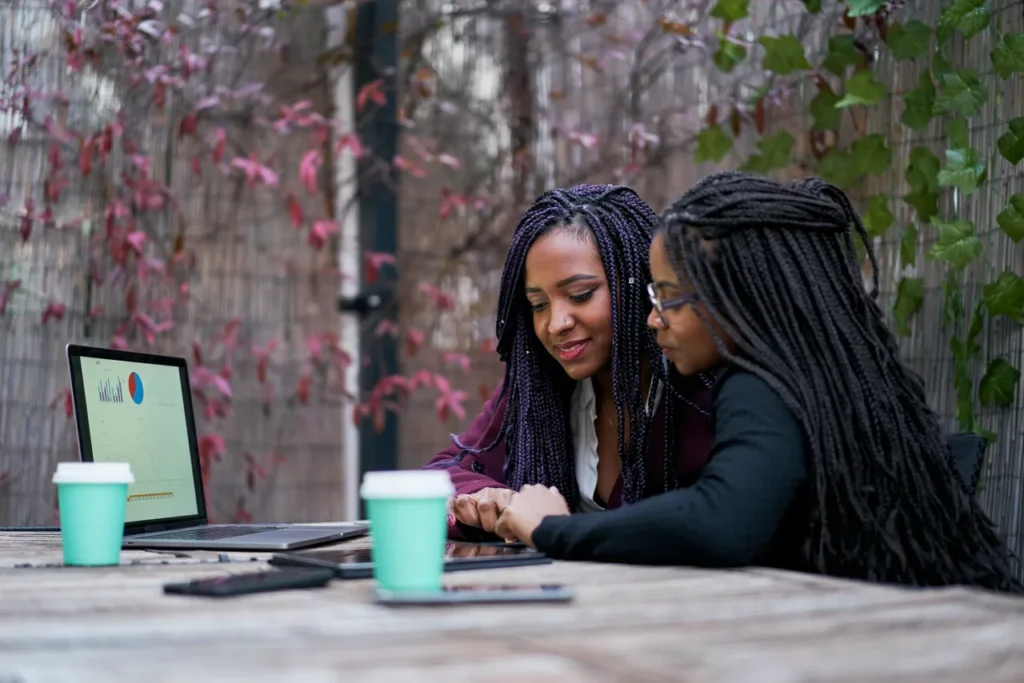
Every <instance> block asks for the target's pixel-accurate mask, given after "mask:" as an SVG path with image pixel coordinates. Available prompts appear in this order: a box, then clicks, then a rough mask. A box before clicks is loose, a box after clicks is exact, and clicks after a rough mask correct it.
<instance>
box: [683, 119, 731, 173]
mask: <svg viewBox="0 0 1024 683" xmlns="http://www.w3.org/2000/svg"><path fill="white" fill-rule="evenodd" d="M732 143H733V140H732V138H731V137H730V136H729V134H728V133H726V132H725V131H724V130H722V127H721V126H719V125H717V124H716V125H714V126H711V127H709V128H705V129H704V130H702V131H701V132H700V135H698V136H697V151H696V152H695V153H694V155H693V160H694V161H696V162H697V163H698V164H699V163H701V162H704V161H714V162H718V161H721V160H722V159H724V158H725V155H726V154H728V153H729V152H730V151H731V150H732Z"/></svg>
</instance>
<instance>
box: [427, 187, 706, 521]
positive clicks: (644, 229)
mask: <svg viewBox="0 0 1024 683" xmlns="http://www.w3.org/2000/svg"><path fill="white" fill-rule="evenodd" d="M656 224H657V216H656V215H655V213H654V212H653V211H652V210H651V208H650V207H649V206H647V204H645V203H644V202H643V201H642V200H641V199H640V197H639V196H637V194H636V193H635V192H634V191H633V190H631V189H629V188H626V187H617V186H611V185H580V186H577V187H573V188H569V189H559V190H551V191H549V192H546V193H544V194H543V195H542V196H541V197H539V198H538V199H537V201H536V203H534V205H533V206H532V207H531V208H530V210H529V211H527V212H526V214H525V215H524V216H523V217H522V219H521V220H520V222H519V225H518V226H517V227H516V230H515V233H514V234H513V236H512V244H511V247H510V248H509V252H508V256H507V258H506V261H505V268H504V271H503V273H502V279H501V292H500V297H499V302H498V312H497V339H498V354H499V355H500V357H501V360H502V361H504V363H505V377H504V380H503V381H502V383H501V384H500V385H499V386H498V388H497V390H496V391H495V392H494V395H493V396H492V397H491V399H490V400H489V401H488V402H487V404H486V405H485V406H484V409H483V412H481V413H480V415H479V416H477V418H476V419H475V420H474V421H473V423H472V424H471V425H470V427H469V429H468V430H467V431H466V432H465V433H464V434H461V435H459V436H454V435H453V436H452V442H453V445H452V446H451V447H450V448H448V449H447V450H445V451H442V452H441V453H439V454H438V455H437V456H436V457H434V459H433V460H431V461H430V463H428V464H427V465H426V467H427V468H443V469H447V470H448V472H449V473H450V474H451V477H452V481H453V483H454V484H455V488H456V496H455V498H454V499H453V500H452V505H451V514H450V516H449V535H450V536H451V537H452V538H468V539H480V538H482V537H483V536H484V535H486V536H488V537H491V538H493V534H492V532H493V531H494V525H495V523H496V521H497V518H498V516H499V515H500V514H501V512H502V510H503V509H504V505H505V504H506V503H507V502H508V500H509V499H510V498H511V496H512V494H513V493H514V492H515V491H517V490H519V489H520V488H521V487H522V486H523V485H526V484H540V485H544V486H552V487H556V488H557V490H558V491H560V493H561V495H562V496H563V497H564V500H565V502H566V504H567V505H568V509H570V510H573V511H579V512H592V511H599V510H602V509H604V508H616V507H619V506H620V505H624V504H629V503H634V502H636V501H638V500H640V499H642V498H645V497H647V496H649V495H652V494H655V493H661V492H664V491H669V490H672V489H675V488H676V487H678V486H685V485H687V484H689V483H691V482H692V481H693V479H694V478H695V476H696V474H697V473H698V472H699V470H700V468H701V467H703V465H704V463H705V462H706V461H707V457H708V453H709V452H710V447H711V425H710V421H709V419H708V408H709V407H710V404H709V397H710V391H709V386H710V378H709V377H706V376H703V375H702V374H700V373H693V374H692V375H691V376H690V377H688V378H681V377H678V376H676V377H674V378H670V377H669V371H670V369H669V367H668V364H667V363H666V362H665V360H664V357H663V356H662V353H661V351H660V349H659V348H658V345H657V343H656V342H655V339H654V333H653V331H652V330H651V329H649V328H648V326H647V323H646V321H647V315H648V313H649V312H650V310H651V302H650V298H649V297H648V295H647V291H646V286H647V283H648V282H649V281H650V269H649V268H648V260H647V256H648V252H649V249H650V242H651V237H652V235H653V231H654V228H655V226H656ZM672 374H673V375H675V373H672ZM666 426H668V427H666Z"/></svg>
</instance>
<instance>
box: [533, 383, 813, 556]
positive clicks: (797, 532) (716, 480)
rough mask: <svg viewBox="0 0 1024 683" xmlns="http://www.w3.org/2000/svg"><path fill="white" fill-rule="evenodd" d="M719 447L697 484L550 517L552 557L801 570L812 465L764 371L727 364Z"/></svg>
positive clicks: (546, 539) (543, 536)
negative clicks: (625, 503)
mask: <svg viewBox="0 0 1024 683" xmlns="http://www.w3.org/2000/svg"><path fill="white" fill-rule="evenodd" d="M712 421H713V426H714V427H713V428H714V445H713V447H712V451H711V458H710V461H709V463H708V465H707V466H706V467H705V468H704V471H703V472H702V473H701V475H700V477H699V478H698V479H697V481H696V482H695V483H694V484H693V485H692V486H690V487H688V488H681V489H677V490H675V491H670V492H668V493H663V494H661V495H657V496H652V497H650V498H647V499H645V500H642V501H639V502H637V503H634V504H632V505H628V506H625V507H622V508H618V509H615V510H609V511H606V512H599V513H590V514H576V515H569V516H558V517H546V518H545V519H544V520H543V521H542V522H541V524H540V526H538V527H537V529H536V530H535V531H534V533H533V543H534V545H535V546H536V547H537V549H538V550H540V551H541V552H543V553H545V554H547V555H548V556H550V557H552V558H555V559H566V560H582V561H590V562H620V563H629V564H661V565H665V564H677V565H694V566H705V567H738V566H748V565H752V564H759V565H765V566H776V567H786V568H793V569H796V568H799V565H800V561H799V549H800V545H801V543H802V541H803V538H804V535H805V534H806V531H805V529H806V519H807V503H806V484H807V467H806V464H805V461H804V453H805V441H804V435H803V432H802V430H801V428H800V424H799V422H798V421H797V419H796V416H795V415H794V414H793V412H792V411H791V410H790V409H789V407H788V406H786V404H785V403H784V402H783V400H782V398H781V397H780V396H779V395H778V394H777V393H776V392H775V391H774V390H773V389H772V388H771V387H770V386H769V385H768V384H767V383H766V382H765V381H764V380H762V379H761V378H759V377H757V376H756V375H754V374H751V373H749V372H745V371H740V370H737V369H730V370H727V371H726V372H725V373H724V374H723V376H722V377H721V378H720V380H719V381H718V383H717V384H716V386H715V390H714V393H713V396H712Z"/></svg>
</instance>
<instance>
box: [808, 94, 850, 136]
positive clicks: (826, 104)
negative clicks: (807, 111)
mask: <svg viewBox="0 0 1024 683" xmlns="http://www.w3.org/2000/svg"><path fill="white" fill-rule="evenodd" d="M837 102H839V96H838V95H836V94H835V93H834V92H832V91H831V90H829V89H828V88H824V89H822V90H819V91H818V94H817V95H815V96H814V99H813V100H811V116H813V117H814V126H813V128H814V130H839V124H840V122H841V121H842V116H843V112H841V111H840V110H838V109H836V103H837Z"/></svg>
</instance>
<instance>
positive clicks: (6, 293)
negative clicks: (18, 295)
mask: <svg viewBox="0 0 1024 683" xmlns="http://www.w3.org/2000/svg"><path fill="white" fill-rule="evenodd" d="M19 287H21V280H7V281H6V282H4V284H3V287H2V288H0V315H3V314H4V313H5V312H6V311H7V304H9V303H10V302H11V296H12V295H13V294H14V292H15V291H17V290H18V288H19Z"/></svg>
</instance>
